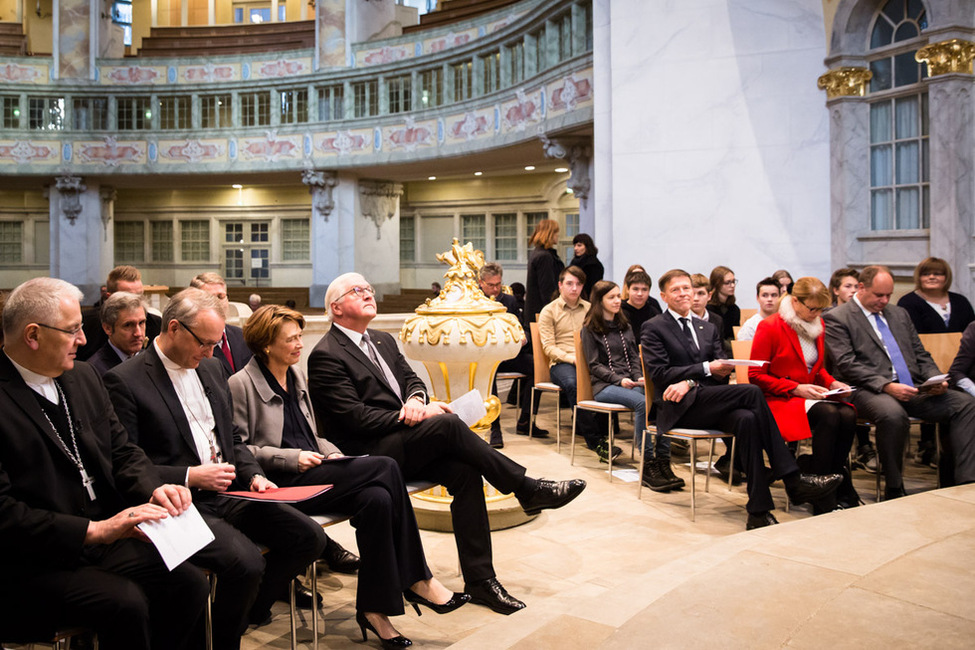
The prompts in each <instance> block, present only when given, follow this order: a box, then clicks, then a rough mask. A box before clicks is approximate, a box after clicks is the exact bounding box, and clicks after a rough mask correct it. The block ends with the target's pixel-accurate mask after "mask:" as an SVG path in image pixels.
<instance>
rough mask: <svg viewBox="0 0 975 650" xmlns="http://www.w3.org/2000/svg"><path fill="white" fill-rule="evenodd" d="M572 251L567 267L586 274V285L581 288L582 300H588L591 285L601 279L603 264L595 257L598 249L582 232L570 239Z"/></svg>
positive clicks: (590, 238)
mask: <svg viewBox="0 0 975 650" xmlns="http://www.w3.org/2000/svg"><path fill="white" fill-rule="evenodd" d="M572 250H573V252H574V253H575V257H573V258H572V261H571V262H569V266H578V267H579V268H580V269H582V270H583V271H585V273H586V284H585V285H583V287H582V299H583V300H589V292H590V291H592V288H593V285H595V284H596V283H597V282H599V281H600V280H602V279H603V273H604V272H605V271H604V269H603V263H602V262H600V261H599V260H598V259H597V258H596V255H597V254H598V253H599V249H598V248H596V244H595V243H593V241H592V237H590V236H589V235H587V234H586V233H584V232H582V233H579V234H578V235H576V236H575V237H573V238H572Z"/></svg>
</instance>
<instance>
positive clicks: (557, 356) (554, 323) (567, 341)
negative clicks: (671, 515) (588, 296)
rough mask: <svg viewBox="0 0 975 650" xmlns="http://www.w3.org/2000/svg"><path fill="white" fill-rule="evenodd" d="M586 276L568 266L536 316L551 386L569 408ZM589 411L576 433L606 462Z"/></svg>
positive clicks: (585, 306)
mask: <svg viewBox="0 0 975 650" xmlns="http://www.w3.org/2000/svg"><path fill="white" fill-rule="evenodd" d="M585 282H586V274H585V273H583V272H582V269H580V268H579V267H578V266H569V267H566V268H565V269H563V271H562V273H561V274H560V275H559V296H558V297H557V298H556V299H555V300H553V301H552V302H550V303H548V304H547V305H545V307H544V308H543V309H542V311H541V313H539V314H538V334H539V338H540V339H541V343H542V351H543V352H545V356H546V357H548V363H549V374H550V376H551V378H552V382H553V383H554V384H556V385H557V386H558V387H559V388H561V389H562V393H563V394H564V395H565V399H566V403H567V404H568V405H569V407H570V408H571V407H573V406H575V403H576V347H575V339H574V338H573V336H574V334H575V333H576V332H578V331H580V330H582V327H583V323H584V322H585V320H586V314H588V313H589V301H587V300H583V299H582V298H580V295H581V294H582V287H583V286H584V285H585ZM598 422H599V420H597V418H596V417H595V416H594V414H593V413H592V412H591V411H579V413H578V415H577V417H576V432H577V433H579V434H580V435H581V436H582V437H583V439H584V440H585V441H586V445H587V446H588V447H589V448H590V449H592V450H593V451H595V452H596V455H598V456H599V457H600V458H601V459H603V460H608V459H609V453H610V452H609V449H608V443H607V442H606V434H605V431H606V428H605V427H601V426H599V424H598ZM612 453H613V458H614V459H615V458H617V457H618V456H619V455H620V454H622V453H623V450H622V449H620V448H619V447H614V448H613V450H612Z"/></svg>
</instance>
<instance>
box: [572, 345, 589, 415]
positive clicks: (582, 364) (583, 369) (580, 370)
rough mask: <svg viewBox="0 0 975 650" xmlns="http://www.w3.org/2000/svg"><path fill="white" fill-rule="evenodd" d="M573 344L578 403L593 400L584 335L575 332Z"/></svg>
mask: <svg viewBox="0 0 975 650" xmlns="http://www.w3.org/2000/svg"><path fill="white" fill-rule="evenodd" d="M572 342H573V343H574V344H575V346H576V402H582V401H584V400H587V399H588V400H591V399H593V397H592V377H590V376H589V362H588V361H586V353H585V352H584V351H583V349H582V333H581V332H573V333H572Z"/></svg>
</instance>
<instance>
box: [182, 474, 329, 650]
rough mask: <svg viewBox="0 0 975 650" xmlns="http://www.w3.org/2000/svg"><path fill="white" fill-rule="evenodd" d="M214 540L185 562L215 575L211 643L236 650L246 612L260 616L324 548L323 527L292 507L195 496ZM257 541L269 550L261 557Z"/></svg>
mask: <svg viewBox="0 0 975 650" xmlns="http://www.w3.org/2000/svg"><path fill="white" fill-rule="evenodd" d="M194 503H196V505H197V508H199V510H200V514H202V515H203V519H204V520H205V521H206V522H207V524H208V525H209V526H210V530H212V531H213V534H214V538H215V539H214V540H213V541H212V542H210V543H209V544H208V545H207V546H205V547H204V548H202V549H201V550H199V551H198V552H197V553H196V554H195V555H193V557H192V558H190V561H191V562H193V564H196V565H197V566H201V567H204V568H206V569H210V570H211V571H213V572H215V573H216V574H217V592H216V597H215V599H214V603H213V609H212V613H213V647H214V648H221V649H222V648H239V647H240V637H241V635H242V634H243V633H244V632H245V631H246V629H247V623H248V619H249V618H250V616H251V614H252V613H253V616H254V617H255V618H263V617H264V616H266V615H267V614H268V613H269V612H270V610H271V605H273V604H274V601H275V600H277V598H278V596H280V595H281V594H283V593H287V588H288V583H289V582H290V581H291V579H292V578H294V577H295V576H296V575H297V574H298V573H299V572H300V571H302V570H304V568H305V567H307V566H308V565H309V564H311V563H312V562H314V561H315V560H317V559H318V558H319V557H320V556H321V554H322V551H323V550H324V549H325V533H323V532H322V527H321V526H319V525H318V524H316V523H315V522H313V521H312V520H311V519H309V518H308V517H307V515H305V514H303V513H301V512H299V511H297V510H295V509H294V508H292V507H291V506H288V505H283V504H276V503H258V502H254V501H241V500H238V499H228V498H226V497H221V496H219V495H217V494H215V493H212V492H211V493H201V492H196V493H195V494H194ZM256 544H261V545H263V546H266V547H267V548H268V552H267V554H266V555H261V551H260V549H258V547H257V546H256Z"/></svg>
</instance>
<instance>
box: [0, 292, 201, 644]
mask: <svg viewBox="0 0 975 650" xmlns="http://www.w3.org/2000/svg"><path fill="white" fill-rule="evenodd" d="M81 298H82V294H81V291H79V290H78V289H77V288H75V287H74V286H72V285H70V284H68V283H67V282H64V281H63V280H56V279H53V278H35V279H33V280H29V281H27V282H25V283H24V284H22V285H20V286H19V287H18V288H17V289H15V290H14V291H13V292H12V293H11V294H10V296H9V298H8V299H7V301H6V306H5V310H4V314H3V329H4V337H5V345H4V348H3V351H2V352H0V411H2V412H3V417H2V418H0V574H2V575H3V581H4V586H3V588H2V589H0V612H2V614H0V639H3V640H4V641H18V640H19V641H24V642H29V641H40V640H44V639H50V638H51V636H52V635H53V633H54V632H55V630H58V629H65V628H71V627H75V626H84V627H87V628H89V629H91V630H93V631H94V632H95V633H96V634H97V635H98V639H99V642H100V646H101V647H102V648H105V649H106V650H113V649H118V648H126V649H128V648H143V649H146V650H148V648H150V647H153V648H182V647H185V646H186V645H187V644H188V643H189V642H190V641H191V640H192V639H193V637H194V636H196V638H197V640H198V641H199V642H200V644H202V642H203V629H202V624H201V623H202V615H203V609H204V604H205V602H206V597H207V592H208V587H207V583H206V579H205V578H204V577H203V575H202V574H201V573H200V571H199V570H198V569H197V568H196V567H193V566H191V565H189V564H186V563H184V564H182V565H180V566H178V567H176V568H175V569H173V571H172V572H170V571H169V570H167V569H166V566H165V564H163V561H162V559H161V558H160V556H159V553H158V551H157V550H156V549H155V547H154V546H153V545H152V544H150V543H148V541H147V540H146V539H145V537H143V536H142V535H141V533H140V532H139V531H138V530H137V529H136V526H137V525H138V524H140V523H142V522H147V521H155V520H159V519H162V518H164V517H166V516H167V515H177V514H179V513H181V512H183V511H185V510H186V508H188V507H189V506H190V503H191V500H192V499H191V496H190V492H189V490H187V489H186V488H185V487H183V486H182V485H164V484H163V480H162V479H161V478H160V475H159V473H158V472H157V471H156V468H155V467H154V466H153V465H152V463H151V462H150V461H149V459H148V458H146V455H145V454H144V453H143V451H142V450H141V449H139V447H138V446H137V445H135V444H134V443H132V442H130V441H129V439H128V437H127V435H126V433H125V429H123V428H122V425H121V424H120V423H119V421H118V419H117V418H116V417H115V412H114V411H113V410H112V405H111V402H109V399H108V394H107V393H106V392H105V388H104V387H103V386H102V383H101V381H99V379H98V375H97V374H96V373H95V371H94V370H92V369H91V367H89V366H88V365H87V364H84V363H76V362H75V353H76V351H77V349H78V345H79V344H81V343H83V342H84V340H85V337H84V333H83V331H82V328H81V323H82V318H81V307H80V305H79V303H80V301H81Z"/></svg>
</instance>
